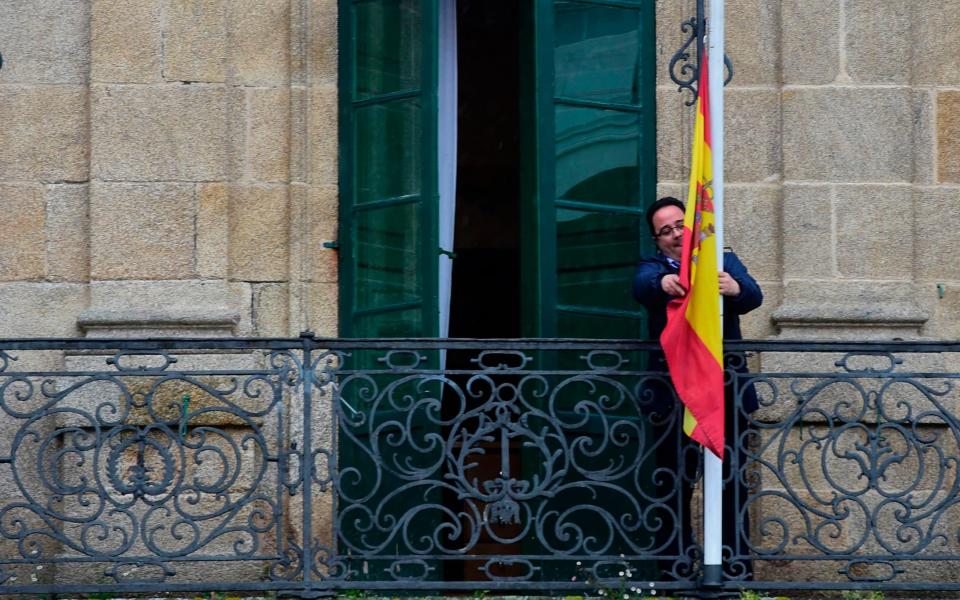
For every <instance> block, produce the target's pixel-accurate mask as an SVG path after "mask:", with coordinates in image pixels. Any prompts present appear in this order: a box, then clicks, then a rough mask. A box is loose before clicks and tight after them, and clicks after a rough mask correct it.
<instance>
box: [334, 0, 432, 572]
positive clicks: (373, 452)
mask: <svg viewBox="0 0 960 600" xmlns="http://www.w3.org/2000/svg"><path fill="white" fill-rule="evenodd" d="M339 10H340V13H339V20H340V25H339V27H340V66H339V69H340V84H339V93H340V234H339V248H340V273H339V280H340V335H341V337H357V338H391V337H435V336H436V335H437V331H438V328H439V324H438V300H437V297H438V273H437V272H438V266H437V264H438V260H437V259H438V252H437V205H438V200H437V186H438V184H437V122H438V120H437V39H438V36H437V27H438V16H437V2H436V0H341V1H340V4H339ZM387 353H388V352H387V351H386V350H356V351H353V352H351V353H350V356H349V357H348V358H345V359H344V360H343V362H342V364H341V371H340V378H339V384H340V387H339V394H338V398H337V400H338V405H337V409H336V410H337V416H338V459H339V461H340V465H341V470H340V471H339V473H340V475H341V479H340V480H339V481H338V488H337V489H338V493H339V500H338V502H339V504H338V513H337V514H338V518H339V519H340V520H339V522H338V523H337V525H338V527H339V537H338V540H337V544H338V551H339V552H340V553H341V555H344V556H348V557H349V556H351V555H352V554H360V555H364V556H365V558H361V559H357V560H348V561H347V563H348V564H347V565H346V568H347V569H349V570H350V575H349V576H350V577H351V578H352V579H354V580H357V581H363V580H380V581H382V580H386V581H391V580H395V579H396V578H402V577H413V578H423V579H437V578H438V577H440V575H441V573H442V569H440V568H439V565H438V564H437V563H436V561H434V560H425V561H424V560H413V561H411V560H404V558H403V557H413V558H417V557H419V556H420V555H422V554H423V553H424V552H425V551H426V550H425V549H424V547H423V543H422V540H423V539H429V537H427V538H424V536H425V535H426V536H429V534H430V533H431V532H432V530H433V528H434V527H435V525H436V520H437V518H438V515H439V511H440V510H442V505H441V498H440V495H439V492H437V491H436V490H432V489H425V488H424V486H421V485H418V481H419V480H421V479H425V478H424V477H422V476H420V475H419V472H420V470H422V469H426V470H428V471H429V468H430V465H432V464H433V463H434V462H436V457H435V456H432V455H429V454H426V453H424V452H423V450H422V447H417V443H418V442H417V441H418V440H422V439H425V438H429V437H430V436H431V435H435V433H436V431H438V429H439V427H438V425H437V422H436V420H435V419H431V418H429V417H428V416H427V415H425V414H424V413H425V411H416V412H415V410H414V408H413V407H403V406H397V405H396V404H394V403H391V402H389V401H386V400H384V398H385V397H387V396H389V394H391V393H395V394H397V395H398V396H400V397H403V396H404V395H405V394H407V395H410V396H411V397H418V398H423V397H426V396H432V397H433V398H438V397H439V393H440V391H441V388H440V386H439V384H435V385H430V384H427V385H423V384H422V382H419V381H418V380H416V379H415V378H414V379H413V380H412V381H408V382H404V381H401V379H402V378H401V377H400V376H398V375H397V374H396V373H389V372H385V370H384V362H383V361H384V357H385V356H386V355H387ZM421 354H426V355H427V356H426V359H425V362H424V363H423V364H420V365H419V367H420V368H429V367H431V366H432V367H434V368H435V367H436V365H437V363H438V359H437V356H436V353H429V352H428V353H422V352H421ZM371 370H380V371H379V372H376V371H374V372H373V373H374V374H372V375H361V376H359V377H358V376H357V375H356V373H357V372H358V371H360V372H362V373H369V372H370V371H371ZM351 374H353V375H351ZM418 383H420V385H418ZM397 430H404V431H405V432H406V434H407V435H408V436H409V438H408V439H406V438H405V439H406V441H405V442H404V443H390V444H384V443H383V439H382V437H383V436H384V435H390V434H391V433H393V432H396V431H397ZM384 431H386V433H384ZM427 483H429V480H428V481H427ZM408 521H409V523H408ZM384 522H393V523H397V524H403V525H402V529H403V532H402V533H403V534H405V535H406V537H404V535H401V532H400V529H401V525H398V527H397V528H384V527H383V526H382V524H383V523H384ZM411 540H412V541H411ZM352 549H356V550H352ZM378 555H386V557H385V558H383V559H377V560H372V559H371V558H370V557H371V556H378ZM390 555H392V558H391V557H390ZM411 570H412V571H411Z"/></svg>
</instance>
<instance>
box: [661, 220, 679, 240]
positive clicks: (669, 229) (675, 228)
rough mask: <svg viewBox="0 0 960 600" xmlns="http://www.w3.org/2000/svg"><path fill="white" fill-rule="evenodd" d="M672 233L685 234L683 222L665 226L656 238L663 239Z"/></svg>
mask: <svg viewBox="0 0 960 600" xmlns="http://www.w3.org/2000/svg"><path fill="white" fill-rule="evenodd" d="M671 233H683V221H677V222H676V223H674V224H673V225H664V226H663V227H662V228H661V229H660V231H658V232H657V235H656V236H655V237H663V236H665V235H670V234H671Z"/></svg>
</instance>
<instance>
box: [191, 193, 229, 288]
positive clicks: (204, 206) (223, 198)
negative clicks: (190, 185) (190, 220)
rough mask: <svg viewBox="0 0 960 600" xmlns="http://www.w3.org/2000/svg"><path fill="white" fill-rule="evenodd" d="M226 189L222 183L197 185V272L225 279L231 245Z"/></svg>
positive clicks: (201, 275)
mask: <svg viewBox="0 0 960 600" xmlns="http://www.w3.org/2000/svg"><path fill="white" fill-rule="evenodd" d="M228 206H229V203H228V200H227V189H226V186H225V185H224V184H222V183H210V184H204V185H199V186H197V250H196V253H197V254H196V257H197V275H199V276H200V277H204V278H206V277H211V278H215V279H226V277H227V256H228V253H229V248H230V239H229V231H230V227H229V222H228V214H229V211H228Z"/></svg>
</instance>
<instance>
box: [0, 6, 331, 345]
mask: <svg viewBox="0 0 960 600" xmlns="http://www.w3.org/2000/svg"><path fill="white" fill-rule="evenodd" d="M335 6H336V5H335V2H333V1H332V0H294V1H292V2H291V1H287V0H131V1H129V2H116V1H112V0H93V1H92V2H88V1H81V0H11V1H10V2H4V3H3V5H2V6H0V52H3V55H4V58H5V61H6V62H5V65H4V67H3V69H2V71H0V96H2V97H0V119H2V121H3V123H4V124H5V125H4V128H5V132H4V138H3V143H2V144H0V202H2V204H3V211H2V214H3V218H2V219H0V237H2V238H3V239H4V240H5V242H4V244H2V245H0V306H2V309H0V337H15V336H76V335H85V334H90V333H91V332H93V331H95V332H97V333H98V334H108V333H114V334H128V335H140V334H148V335H149V334H157V333H167V334H169V333H184V332H190V333H193V334H197V335H205V334H213V335H234V334H235V335H255V336H286V335H291V334H296V333H297V332H299V331H301V330H303V329H306V328H312V329H314V330H315V331H317V332H318V333H321V334H324V335H335V334H336V296H335V294H336V268H335V265H336V263H335V257H334V256H333V253H332V252H331V251H329V250H324V249H323V248H322V246H321V245H320V243H319V242H318V241H317V240H322V239H332V238H333V237H334V235H333V233H334V230H335V224H336V212H335V211H336V200H337V187H336V181H337V176H336V169H337V166H336V165H337V156H336V152H337V144H336V114H337V111H336V10H335Z"/></svg>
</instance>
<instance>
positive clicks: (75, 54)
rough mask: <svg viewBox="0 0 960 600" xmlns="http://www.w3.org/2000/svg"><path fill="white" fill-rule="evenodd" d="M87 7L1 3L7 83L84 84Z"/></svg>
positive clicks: (0, 40)
mask: <svg viewBox="0 0 960 600" xmlns="http://www.w3.org/2000/svg"><path fill="white" fill-rule="evenodd" d="M89 22H90V5H89V3H87V2H81V1H80V0H48V1H44V2H15V1H11V2H2V3H0V23H3V27H2V28H0V48H2V52H3V58H4V65H3V81H4V82H7V83H84V82H85V81H86V79H87V70H88V67H89V55H90V53H89V39H90V38H89V32H88V29H87V28H88V26H89Z"/></svg>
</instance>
